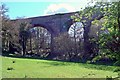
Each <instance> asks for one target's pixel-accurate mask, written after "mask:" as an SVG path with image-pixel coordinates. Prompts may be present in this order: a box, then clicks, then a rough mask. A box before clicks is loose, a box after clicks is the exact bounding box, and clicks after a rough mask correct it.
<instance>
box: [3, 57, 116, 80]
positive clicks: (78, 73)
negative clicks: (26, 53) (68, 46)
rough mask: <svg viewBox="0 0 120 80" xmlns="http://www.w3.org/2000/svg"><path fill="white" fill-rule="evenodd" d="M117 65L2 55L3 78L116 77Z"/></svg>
mask: <svg viewBox="0 0 120 80" xmlns="http://www.w3.org/2000/svg"><path fill="white" fill-rule="evenodd" d="M115 68H116V67H115V66H105V65H93V64H83V63H71V62H59V61H49V60H37V59H25V58H24V59H23V58H11V57H2V78H106V76H110V77H116V76H117V73H116V72H113V70H114V69H115Z"/></svg>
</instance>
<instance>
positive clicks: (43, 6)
mask: <svg viewBox="0 0 120 80" xmlns="http://www.w3.org/2000/svg"><path fill="white" fill-rule="evenodd" d="M3 3H4V4H5V5H6V6H7V7H8V8H9V11H8V13H7V14H8V15H9V17H10V18H11V19H16V18H17V17H37V16H45V15H53V14H57V13H68V12H75V11H80V10H81V8H84V7H85V6H86V5H87V3H88V0H79V1H77V0H76V1H75V0H74V1H72V0H71V1H66V0H63V1H36V2H34V1H33V2H27V1H26V2H22V1H20V2H13V1H6V2H3Z"/></svg>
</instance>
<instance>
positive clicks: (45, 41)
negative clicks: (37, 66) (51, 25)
mask: <svg viewBox="0 0 120 80" xmlns="http://www.w3.org/2000/svg"><path fill="white" fill-rule="evenodd" d="M29 32H30V34H31V36H30V38H29V40H28V44H27V45H28V47H27V50H28V51H29V52H28V53H27V54H28V55H31V56H36V57H40V58H45V57H47V56H48V55H49V54H50V52H51V31H50V30H48V29H47V28H44V27H43V26H39V25H36V26H34V27H32V28H30V29H29Z"/></svg>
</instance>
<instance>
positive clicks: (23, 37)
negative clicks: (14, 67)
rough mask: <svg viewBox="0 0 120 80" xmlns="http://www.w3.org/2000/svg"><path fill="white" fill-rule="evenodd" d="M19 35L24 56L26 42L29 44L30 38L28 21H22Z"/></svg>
mask: <svg viewBox="0 0 120 80" xmlns="http://www.w3.org/2000/svg"><path fill="white" fill-rule="evenodd" d="M19 37H20V40H19V41H20V44H21V46H22V50H23V56H25V54H26V44H27V40H28V38H29V32H28V23H27V22H22V23H20V28H19Z"/></svg>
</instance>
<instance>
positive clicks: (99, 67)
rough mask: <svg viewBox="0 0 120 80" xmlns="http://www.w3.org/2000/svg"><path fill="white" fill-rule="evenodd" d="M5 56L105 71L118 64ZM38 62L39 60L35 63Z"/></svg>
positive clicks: (52, 64)
mask: <svg viewBox="0 0 120 80" xmlns="http://www.w3.org/2000/svg"><path fill="white" fill-rule="evenodd" d="M3 56H6V57H12V58H19V59H36V60H49V61H51V62H40V63H43V64H47V65H50V66H68V65H75V66H76V64H77V65H78V66H81V67H84V68H88V69H97V70H107V71H113V70H114V69H115V67H118V66H114V67H113V66H110V65H103V64H102V65H101V64H97V63H94V64H88V63H85V62H84V63H83V62H69V61H60V60H52V59H48V58H39V57H24V56H14V55H3ZM37 64H39V62H38V63H37ZM50 66H45V67H50Z"/></svg>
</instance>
